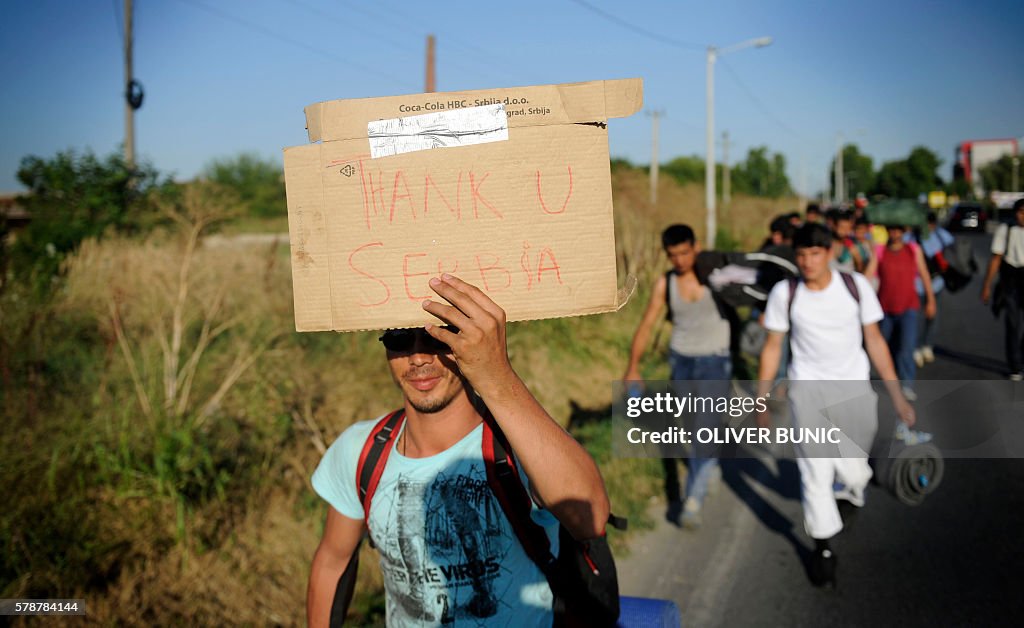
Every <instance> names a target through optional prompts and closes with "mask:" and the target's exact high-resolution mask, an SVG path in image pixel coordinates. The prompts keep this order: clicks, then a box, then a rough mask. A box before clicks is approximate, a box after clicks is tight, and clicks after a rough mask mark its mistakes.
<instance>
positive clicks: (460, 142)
mask: <svg viewBox="0 0 1024 628" xmlns="http://www.w3.org/2000/svg"><path fill="white" fill-rule="evenodd" d="M366 134H367V136H368V137H369V138H370V156H371V157H372V158H374V159H376V158H378V157H390V156H392V155H401V154H402V153H411V152H413V151H418V150H430V149H432V148H451V147H455V146H473V145H474V144H487V143H489V142H503V141H506V140H508V117H507V116H506V115H505V105H504V104H497V105H484V106H483V107H468V108H466V109H455V110H452V111H438V112H435V113H425V114H422V115H416V116H406V117H404V118H390V119H388V120H373V121H371V122H370V123H369V124H367V125H366Z"/></svg>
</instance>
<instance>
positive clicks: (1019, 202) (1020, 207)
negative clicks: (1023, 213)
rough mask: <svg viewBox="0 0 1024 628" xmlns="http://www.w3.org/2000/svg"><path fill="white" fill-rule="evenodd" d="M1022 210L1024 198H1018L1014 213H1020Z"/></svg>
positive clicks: (1014, 205)
mask: <svg viewBox="0 0 1024 628" xmlns="http://www.w3.org/2000/svg"><path fill="white" fill-rule="evenodd" d="M1022 209H1024V198H1018V199H1017V201H1016V202H1015V203H1014V204H1013V211H1015V212H1019V211H1020V210H1022Z"/></svg>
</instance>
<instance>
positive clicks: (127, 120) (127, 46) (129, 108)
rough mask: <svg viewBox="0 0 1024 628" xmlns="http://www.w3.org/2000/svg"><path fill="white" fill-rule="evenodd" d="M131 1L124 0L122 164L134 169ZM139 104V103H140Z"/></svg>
mask: <svg viewBox="0 0 1024 628" xmlns="http://www.w3.org/2000/svg"><path fill="white" fill-rule="evenodd" d="M133 81H134V77H133V76H132V0H124V89H125V98H124V100H125V102H124V162H125V165H127V166H128V169H129V170H132V169H133V168H135V109H136V107H135V106H133V104H132V98H131V96H132V86H133ZM140 104H141V102H140Z"/></svg>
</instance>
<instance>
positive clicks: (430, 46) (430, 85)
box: [424, 35, 437, 94]
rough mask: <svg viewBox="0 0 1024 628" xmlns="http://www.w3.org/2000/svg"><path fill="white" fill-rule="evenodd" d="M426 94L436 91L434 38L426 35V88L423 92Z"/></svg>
mask: <svg viewBox="0 0 1024 628" xmlns="http://www.w3.org/2000/svg"><path fill="white" fill-rule="evenodd" d="M424 91H425V92H427V93H428V94H429V93H430V92H435V91H437V86H436V84H435V82H434V36H433V35H427V88H426V89H425V90H424Z"/></svg>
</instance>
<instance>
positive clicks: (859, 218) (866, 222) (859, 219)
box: [853, 214, 871, 227]
mask: <svg viewBox="0 0 1024 628" xmlns="http://www.w3.org/2000/svg"><path fill="white" fill-rule="evenodd" d="M861 225H865V226H869V225H871V222H870V221H869V220H868V217H867V216H865V215H864V214H861V215H860V216H857V219H856V220H854V221H853V226H854V227H859V226H861Z"/></svg>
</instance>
